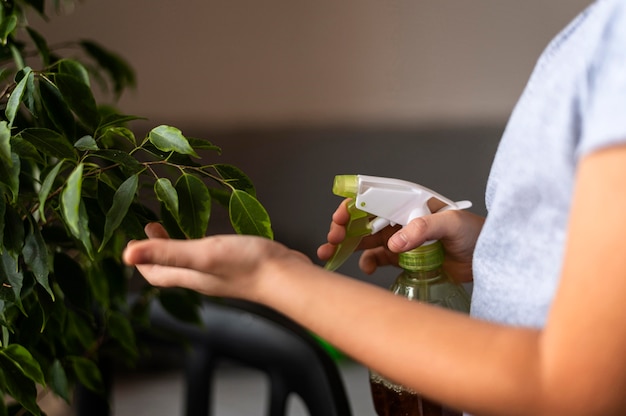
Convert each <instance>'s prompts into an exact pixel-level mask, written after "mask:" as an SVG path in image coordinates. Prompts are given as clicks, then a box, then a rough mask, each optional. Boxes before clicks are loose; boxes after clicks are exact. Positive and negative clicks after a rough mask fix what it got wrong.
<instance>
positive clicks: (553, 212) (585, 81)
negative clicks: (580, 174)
mask: <svg viewBox="0 0 626 416" xmlns="http://www.w3.org/2000/svg"><path fill="white" fill-rule="evenodd" d="M624 142H626V0H599V1H596V2H595V3H593V4H592V5H591V6H589V7H588V8H587V9H586V10H585V11H583V12H582V13H581V14H580V15H579V16H578V17H577V18H576V19H575V20H574V21H573V22H572V23H570V24H569V25H568V26H567V27H566V28H565V29H564V30H563V31H562V32H561V33H560V34H559V35H558V36H557V37H556V38H555V39H554V40H553V41H552V42H551V43H550V44H549V45H548V47H547V49H546V50H545V51H544V53H543V54H542V56H541V57H540V59H539V61H538V62H537V65H536V67H535V70H534V72H533V74H532V76H531V78H530V80H529V81H528V84H527V86H526V89H525V91H524V92H523V94H522V96H521V98H520V100H519V102H518V104H517V106H516V107H515V109H514V111H513V113H512V115H511V118H510V120H509V123H508V125H507V128H506V130H505V132H504V135H503V137H502V140H501V143H500V145H499V148H498V151H497V154H496V157H495V160H494V163H493V167H492V170H491V174H490V177H489V181H488V184H487V192H486V204H487V209H488V216H487V221H486V223H485V226H484V228H483V231H482V233H481V235H480V237H479V239H478V243H477V246H476V251H475V253H474V290H473V298H472V314H473V315H474V316H475V317H478V318H482V319H486V320H490V321H495V322H501V323H506V324H511V325H521V326H531V327H541V326H543V325H544V322H545V320H546V316H547V313H548V311H549V309H550V305H551V303H552V299H553V297H554V294H555V290H556V288H557V286H558V284H559V278H560V272H561V266H562V259H563V251H564V243H565V240H566V233H567V230H566V227H567V223H568V216H569V212H570V206H571V200H572V190H573V186H574V175H575V172H576V169H577V165H578V163H579V161H580V159H581V157H582V156H584V155H586V154H588V153H589V152H593V151H594V150H597V149H599V148H601V147H605V146H610V145H614V144H617V143H624ZM624 192H626V189H624ZM607 198H610V195H607ZM625 215H626V213H625Z"/></svg>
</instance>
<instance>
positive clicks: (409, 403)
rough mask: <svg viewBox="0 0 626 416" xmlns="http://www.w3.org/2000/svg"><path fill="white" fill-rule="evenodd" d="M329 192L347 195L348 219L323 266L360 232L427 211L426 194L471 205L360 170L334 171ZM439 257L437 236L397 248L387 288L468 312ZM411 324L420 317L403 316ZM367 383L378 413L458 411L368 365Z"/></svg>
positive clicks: (449, 205) (450, 205) (445, 415)
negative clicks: (406, 248)
mask: <svg viewBox="0 0 626 416" xmlns="http://www.w3.org/2000/svg"><path fill="white" fill-rule="evenodd" d="M333 193H335V194H336V195H339V196H343V197H347V198H352V200H351V201H350V203H349V204H348V211H349V213H350V221H349V223H348V225H347V229H346V238H345V239H344V241H343V242H342V244H340V245H339V247H338V248H337V250H336V251H335V254H334V256H333V257H332V258H331V259H330V260H329V261H328V263H327V264H326V266H325V267H326V269H328V270H336V269H337V268H338V267H339V266H341V264H343V262H344V261H345V260H347V259H348V257H349V256H350V254H352V252H354V250H355V249H356V247H357V246H358V244H359V242H360V241H361V239H362V238H363V237H364V236H366V235H369V234H374V233H376V232H378V231H380V230H382V229H383V228H384V227H386V226H387V225H395V224H400V225H402V226H405V225H407V224H408V223H409V222H410V221H411V220H413V219H415V218H418V217H421V216H424V215H427V214H430V209H429V208H428V201H429V200H430V199H431V198H436V199H438V200H440V201H441V202H443V203H444V204H445V206H444V208H442V209H441V210H440V211H443V210H449V209H465V208H469V207H470V206H471V203H470V202H469V201H459V202H454V201H452V200H450V199H448V198H446V197H444V196H442V195H440V194H438V193H436V192H434V191H432V190H430V189H428V188H425V187H423V186H421V185H418V184H415V183H411V182H407V181H402V180H398V179H392V178H381V177H375V176H365V175H338V176H336V177H335V182H334V184H333ZM372 217H373V218H372ZM443 259H444V253H443V248H442V245H441V243H440V242H439V241H427V242H425V243H424V244H423V245H421V246H420V247H417V248H415V249H413V250H410V251H407V252H405V253H400V255H399V261H398V262H399V266H400V267H401V268H402V272H401V273H400V275H399V276H398V277H397V278H396V280H395V282H394V283H393V284H392V286H391V291H392V292H393V293H394V294H396V295H398V296H404V297H406V298H408V299H410V300H414V301H418V302H426V303H431V304H435V305H439V306H442V307H445V308H448V309H453V310H457V311H461V312H465V313H467V312H469V305H470V299H469V296H468V294H467V292H466V291H465V289H464V288H463V287H462V286H461V285H459V284H457V283H455V282H454V281H452V280H451V279H450V278H449V277H448V276H447V275H446V274H445V273H444V272H443V269H442V264H443ZM398 319H402V317H398ZM410 325H419V323H413V322H407V326H410ZM416 353H419V351H417V352H416ZM370 387H371V390H372V399H373V402H374V407H375V408H376V413H377V414H378V415H379V416H400V415H406V416H414V415H415V416H435V415H436V416H456V415H460V414H461V413H460V412H456V411H454V410H450V409H446V408H444V407H443V406H441V405H440V404H438V403H434V402H432V401H430V400H428V399H426V398H424V397H422V396H420V395H419V394H418V393H417V392H415V391H412V390H411V389H408V388H406V387H404V386H402V385H399V384H397V383H394V382H392V381H390V380H387V379H385V378H384V377H382V376H381V375H379V374H377V373H375V372H373V371H370Z"/></svg>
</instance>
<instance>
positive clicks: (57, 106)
mask: <svg viewBox="0 0 626 416" xmlns="http://www.w3.org/2000/svg"><path fill="white" fill-rule="evenodd" d="M37 86H38V87H39V96H40V97H41V104H42V105H43V108H44V110H45V114H47V115H48V118H49V119H50V122H52V124H53V125H54V127H55V128H56V129H57V130H59V131H60V132H62V133H63V134H64V135H65V140H66V141H67V142H71V141H73V140H74V134H75V131H76V121H75V120H74V114H73V113H72V110H70V107H69V105H68V103H67V102H66V101H65V100H64V99H63V95H62V94H61V91H59V88H58V87H57V86H56V85H54V84H53V83H52V81H50V80H49V79H48V78H43V77H42V78H40V80H39V82H38V83H37Z"/></svg>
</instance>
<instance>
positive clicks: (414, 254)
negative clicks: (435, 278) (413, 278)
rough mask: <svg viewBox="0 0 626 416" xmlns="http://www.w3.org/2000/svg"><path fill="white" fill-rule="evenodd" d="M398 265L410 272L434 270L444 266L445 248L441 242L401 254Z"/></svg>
mask: <svg viewBox="0 0 626 416" xmlns="http://www.w3.org/2000/svg"><path fill="white" fill-rule="evenodd" d="M398 264H399V265H400V267H401V268H403V269H405V270H410V271H420V270H432V269H436V268H437V267H440V266H441V265H442V264H443V246H442V245H441V243H440V242H439V241H435V242H433V243H431V244H427V245H423V246H420V247H417V248H414V249H413V250H409V251H406V252H404V253H400V254H399V256H398Z"/></svg>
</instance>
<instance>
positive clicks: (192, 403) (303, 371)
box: [152, 300, 351, 416]
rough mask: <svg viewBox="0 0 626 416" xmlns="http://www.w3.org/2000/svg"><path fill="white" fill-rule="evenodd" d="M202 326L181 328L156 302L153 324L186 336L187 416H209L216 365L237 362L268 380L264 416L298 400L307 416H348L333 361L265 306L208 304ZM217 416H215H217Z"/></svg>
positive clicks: (300, 330) (274, 415) (234, 302)
mask: <svg viewBox="0 0 626 416" xmlns="http://www.w3.org/2000/svg"><path fill="white" fill-rule="evenodd" d="M201 316H202V321H203V326H202V327H200V326H194V325H187V324H181V323H180V321H177V320H175V319H174V318H172V317H171V316H169V315H168V314H167V313H165V312H164V311H163V310H162V309H161V308H160V307H159V306H158V304H157V303H155V305H154V307H153V310H152V317H153V324H154V325H156V326H157V327H159V328H161V329H165V330H169V331H172V332H174V333H178V334H180V335H181V336H183V337H185V338H186V339H187V340H188V341H189V342H190V345H191V348H190V351H189V354H188V356H187V358H186V366H187V372H186V380H185V383H186V397H185V414H186V416H208V415H209V414H210V410H211V404H212V397H211V386H212V380H213V376H214V370H215V368H216V364H217V363H218V362H220V361H221V360H230V361H235V362H238V363H240V364H243V365H244V366H248V367H251V368H255V369H258V370H260V371H262V372H264V373H265V374H266V375H267V376H268V380H269V386H270V397H269V408H268V409H267V415H268V416H283V415H285V414H286V413H285V412H286V404H287V399H288V398H289V396H290V395H291V394H296V395H298V396H299V397H300V398H301V399H302V402H303V403H304V404H305V405H306V407H307V409H308V411H309V413H310V415H311V416H350V415H351V410H350V404H349V401H348V398H347V394H346V391H345V388H344V385H343V381H342V378H341V375H340V373H339V370H338V368H337V365H336V363H335V361H334V360H333V359H332V358H331V356H330V355H329V354H328V352H327V351H326V350H325V349H324V348H322V346H321V345H320V343H319V342H318V341H317V340H316V339H315V338H314V337H313V336H312V335H311V334H310V333H308V332H307V331H306V330H304V329H303V328H302V327H301V326H299V325H298V324H296V323H295V322H293V321H292V320H290V319H288V318H287V317H285V316H284V315H282V314H279V313H277V312H276V311H274V310H271V309H269V308H266V307H264V306H261V305H258V304H255V303H250V302H243V301H237V300H218V301H215V302H212V301H209V302H206V304H205V305H204V307H203V309H202V313H201ZM217 416H219V415H217Z"/></svg>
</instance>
